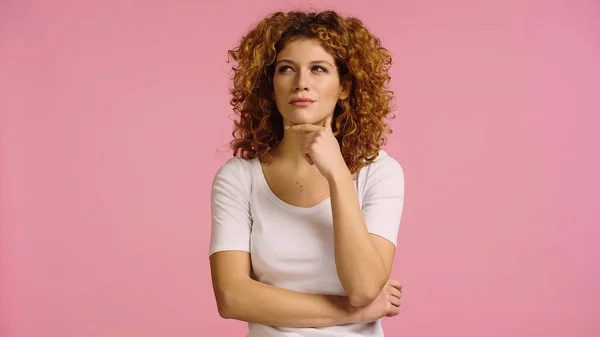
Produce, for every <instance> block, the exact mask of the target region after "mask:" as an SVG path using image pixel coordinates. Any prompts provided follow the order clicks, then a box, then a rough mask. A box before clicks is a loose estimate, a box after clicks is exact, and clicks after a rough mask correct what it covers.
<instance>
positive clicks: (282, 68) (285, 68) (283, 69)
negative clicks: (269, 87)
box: [278, 66, 292, 73]
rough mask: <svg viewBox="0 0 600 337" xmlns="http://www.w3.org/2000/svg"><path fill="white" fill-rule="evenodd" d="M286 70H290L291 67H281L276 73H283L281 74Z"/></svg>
mask: <svg viewBox="0 0 600 337" xmlns="http://www.w3.org/2000/svg"><path fill="white" fill-rule="evenodd" d="M287 69H292V67H290V66H282V67H280V68H279V71H278V72H280V73H283V72H285V71H286V70H287Z"/></svg>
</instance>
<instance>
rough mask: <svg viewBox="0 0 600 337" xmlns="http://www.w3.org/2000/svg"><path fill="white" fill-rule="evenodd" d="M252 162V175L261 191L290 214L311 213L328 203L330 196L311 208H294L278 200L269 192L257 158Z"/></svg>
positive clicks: (269, 189)
mask: <svg viewBox="0 0 600 337" xmlns="http://www.w3.org/2000/svg"><path fill="white" fill-rule="evenodd" d="M253 161H254V173H255V175H256V176H257V178H258V180H259V182H260V185H261V189H262V190H264V192H265V194H266V195H267V197H268V198H269V199H270V200H271V201H273V202H274V203H275V204H277V205H279V206H280V207H282V208H284V209H286V210H288V211H290V212H294V213H313V212H316V211H318V210H320V209H321V208H323V207H325V205H327V204H329V203H330V201H331V196H330V197H327V199H324V200H323V201H321V202H319V203H318V204H316V205H314V206H311V207H300V206H294V205H292V204H289V203H287V202H285V201H283V200H281V198H279V197H278V196H277V195H276V194H275V193H274V192H273V190H271V187H270V186H269V183H268V182H267V178H266V177H265V173H264V171H263V169H262V165H261V163H260V160H259V159H258V157H257V158H254V159H253Z"/></svg>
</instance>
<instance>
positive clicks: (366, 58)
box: [228, 11, 394, 173]
mask: <svg viewBox="0 0 600 337" xmlns="http://www.w3.org/2000/svg"><path fill="white" fill-rule="evenodd" d="M299 38H310V39H317V40H319V41H320V42H321V45H322V46H323V48H325V50H327V51H328V52H329V53H330V54H331V55H333V57H334V59H335V60H336V66H337V68H338V73H339V75H340V79H341V80H348V81H350V82H351V83H350V86H351V87H350V88H351V91H350V95H349V96H348V98H347V99H344V100H340V101H339V102H338V105H337V106H336V108H335V111H334V117H333V121H332V130H333V131H334V134H335V135H336V138H337V140H338V142H339V144H340V149H341V152H342V156H343V158H344V160H345V162H346V165H347V166H348V168H349V169H350V171H351V172H352V173H355V172H357V171H358V170H360V168H362V167H363V166H364V165H365V164H366V163H370V162H372V161H373V160H375V158H377V155H378V153H379V150H380V148H381V146H382V145H383V144H385V141H386V138H385V134H386V133H391V130H390V129H389V127H388V126H387V124H386V123H385V121H384V119H386V118H393V117H394V116H393V115H392V114H391V107H390V102H391V101H392V99H393V96H394V95H393V92H392V91H390V90H388V89H387V85H388V83H389V80H390V75H389V73H388V71H389V68H390V66H391V64H392V59H391V54H390V52H389V51H388V50H387V49H385V48H384V47H382V46H381V42H380V40H379V39H378V38H377V37H375V36H374V35H373V34H371V33H370V32H369V31H368V30H367V28H365V26H364V25H363V24H362V22H361V21H360V20H359V19H357V18H352V17H349V18H342V17H341V16H340V15H338V14H337V13H336V12H334V11H324V12H320V13H306V12H297V11H293V12H288V13H283V12H277V13H274V14H271V15H269V16H268V17H266V18H265V19H263V20H262V21H261V22H259V23H258V25H256V27H254V28H253V29H252V30H251V31H250V32H249V33H248V34H246V35H245V36H244V37H243V38H242V39H241V41H240V43H239V45H238V46H237V47H236V48H234V49H233V50H229V51H228V54H229V58H230V61H231V60H232V59H233V60H234V61H235V62H236V63H237V64H236V65H234V66H233V67H232V70H233V72H234V76H233V87H232V88H231V89H230V93H231V95H232V98H231V100H230V103H231V105H232V106H233V110H234V111H235V112H236V113H237V114H238V116H239V120H236V121H235V122H234V131H233V137H234V139H233V140H232V141H231V143H230V145H231V149H232V150H233V155H234V156H240V157H242V158H248V159H250V158H255V157H257V156H258V157H260V156H262V155H263V154H267V153H268V152H269V151H270V150H271V149H273V148H274V147H275V146H276V145H277V144H278V143H279V142H280V141H281V139H282V138H283V120H282V117H281V114H280V113H279V111H278V110H277V107H276V105H275V102H274V101H273V99H272V98H271V97H272V96H271V93H272V92H273V74H274V64H275V60H276V57H277V54H278V53H279V52H280V51H281V50H282V49H283V47H284V46H285V45H286V44H287V43H289V42H291V41H293V40H296V39H299Z"/></svg>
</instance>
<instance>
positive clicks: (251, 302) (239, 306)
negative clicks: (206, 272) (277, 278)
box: [210, 251, 359, 328]
mask: <svg viewBox="0 0 600 337" xmlns="http://www.w3.org/2000/svg"><path fill="white" fill-rule="evenodd" d="M210 265H211V274H212V283H213V289H214V293H215V298H216V300H217V307H218V310H219V314H220V315H221V316H222V317H224V318H230V319H236V320H241V321H245V322H250V323H257V324H263V325H269V326H279V327H290V328H306V327H324V326H333V325H341V324H347V323H358V321H359V317H358V311H357V308H354V307H352V306H351V305H350V303H349V301H348V298H347V297H345V296H330V295H317V294H306V293H300V292H296V291H291V290H287V289H282V288H278V287H274V286H271V285H267V284H264V283H261V282H258V281H255V280H253V279H252V278H251V277H250V266H251V262H250V254H249V253H247V252H243V251H222V252H217V253H214V254H212V255H211V257H210Z"/></svg>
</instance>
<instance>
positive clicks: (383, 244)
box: [328, 171, 395, 306]
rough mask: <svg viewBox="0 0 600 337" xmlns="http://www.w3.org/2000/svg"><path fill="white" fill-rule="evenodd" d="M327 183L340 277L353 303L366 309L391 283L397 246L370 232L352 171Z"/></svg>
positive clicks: (338, 175)
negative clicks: (391, 272)
mask: <svg viewBox="0 0 600 337" xmlns="http://www.w3.org/2000/svg"><path fill="white" fill-rule="evenodd" d="M328 181H329V191H330V195H331V209H332V213H333V232H334V247H335V250H334V252H335V263H336V267H337V273H338V275H339V277H340V281H341V283H342V285H343V286H344V289H345V290H346V292H347V293H348V296H349V300H350V303H351V304H352V305H354V306H363V305H366V304H368V303H370V302H371V301H373V299H375V297H376V296H377V294H379V291H380V290H381V288H382V287H383V286H384V285H385V283H386V281H387V280H388V278H389V276H390V270H391V267H392V262H393V258H394V253H395V246H394V244H393V243H391V242H389V241H388V240H385V239H383V238H381V237H379V236H377V235H373V234H370V233H369V232H368V230H367V227H366V224H365V221H364V219H363V215H362V212H361V209H360V205H359V202H358V198H357V195H356V191H355V189H354V183H353V180H352V175H351V174H350V171H345V172H343V173H342V174H337V175H334V176H332V177H331V178H329V179H328Z"/></svg>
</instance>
